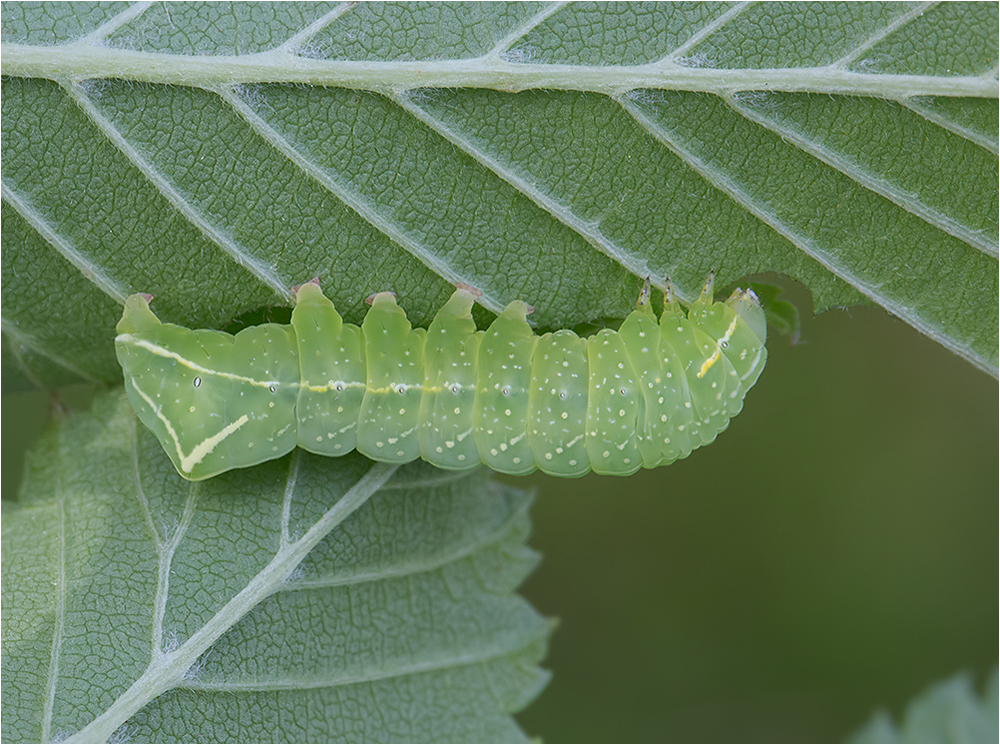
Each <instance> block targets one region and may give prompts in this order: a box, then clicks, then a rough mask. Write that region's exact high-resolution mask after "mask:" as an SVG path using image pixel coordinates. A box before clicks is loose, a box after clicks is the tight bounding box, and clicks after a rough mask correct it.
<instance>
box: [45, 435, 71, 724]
mask: <svg viewBox="0 0 1000 745" xmlns="http://www.w3.org/2000/svg"><path fill="white" fill-rule="evenodd" d="M58 453H59V456H58V457H60V458H61V457H62V450H61V449H59V450H58ZM56 473H57V474H58V477H57V480H56V481H57V484H58V489H59V496H58V497H57V498H56V500H55V504H56V508H57V510H58V513H57V515H58V529H59V535H58V556H57V558H56V567H57V569H56V610H55V625H54V628H53V629H52V650H51V653H50V655H49V674H48V678H47V680H46V683H45V704H44V707H43V712H42V738H41V741H42V742H49V741H51V740H52V715H53V710H54V708H55V701H56V685H57V683H58V680H59V655H60V652H61V651H62V636H63V627H64V625H65V621H66V507H65V498H66V495H65V493H64V490H63V481H62V474H63V471H62V468H61V467H58V466H57V468H56Z"/></svg>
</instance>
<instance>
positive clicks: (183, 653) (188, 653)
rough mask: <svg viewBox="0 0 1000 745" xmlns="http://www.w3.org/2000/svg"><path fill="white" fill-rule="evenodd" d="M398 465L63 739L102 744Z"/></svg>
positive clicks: (375, 472)
mask: <svg viewBox="0 0 1000 745" xmlns="http://www.w3.org/2000/svg"><path fill="white" fill-rule="evenodd" d="M397 468H399V466H398V465H392V464H388V463H375V464H374V465H373V466H372V467H371V468H370V469H369V470H368V472H367V473H366V474H365V475H364V476H363V477H362V478H361V479H360V480H359V481H358V482H357V483H356V484H355V485H354V486H353V487H351V488H350V489H349V490H348V491H347V493H346V494H344V496H342V497H341V498H340V499H339V500H337V503H336V504H334V505H333V507H331V508H330V509H329V510H327V511H326V512H325V513H324V514H323V516H322V517H321V518H320V519H319V520H317V521H316V523H315V524H314V525H313V526H312V527H311V528H310V529H309V530H308V531H307V532H306V534H305V535H304V536H302V538H300V539H299V540H297V541H296V542H295V543H291V544H288V546H287V547H284V548H282V549H280V550H279V551H278V553H277V554H275V556H274V558H273V559H272V560H271V562H270V563H269V564H268V565H267V566H266V567H264V569H262V570H261V571H260V573H258V574H257V575H256V576H255V577H253V578H252V579H251V580H250V581H249V582H248V583H247V586H246V587H244V588H243V590H242V591H240V592H239V593H238V594H237V595H235V596H234V597H233V599H232V600H230V601H229V602H228V603H226V604H225V605H224V606H223V607H222V608H221V609H220V610H219V611H218V612H217V613H216V614H215V615H214V616H212V618H210V619H209V620H208V622H207V623H206V624H205V625H204V626H203V627H202V628H201V629H199V630H198V632H197V633H195V634H193V635H192V636H191V637H190V638H189V639H188V640H187V641H186V642H185V643H184V644H182V645H181V646H180V647H178V648H177V649H176V650H174V651H172V652H168V653H156V652H155V651H154V658H153V660H152V662H150V664H149V667H147V668H146V671H145V672H144V673H143V674H142V675H141V676H140V677H139V678H138V679H137V680H136V681H135V683H133V684H132V685H131V686H130V687H129V689H128V690H127V691H125V693H123V694H122V695H121V696H119V697H118V699H117V700H115V702H114V703H113V704H111V706H109V707H108V708H107V710H105V711H104V713H102V714H101V715H100V716H98V717H96V718H95V719H94V720H93V721H91V722H90V723H89V724H88V725H87V726H85V727H84V728H83V729H81V730H80V731H78V732H77V733H76V734H75V735H73V736H72V737H69V738H67V739H66V740H65V741H64V742H106V741H107V740H108V739H109V738H110V737H111V736H112V735H113V734H114V733H115V731H116V730H118V728H119V727H121V726H122V724H124V723H125V722H126V721H128V719H129V717H131V716H132V715H134V714H135V713H136V712H137V711H139V709H141V708H142V707H143V706H145V705H146V704H148V703H149V702H150V701H152V700H153V699H154V698H156V697H157V696H159V695H160V694H162V693H165V692H166V691H168V690H170V689H171V688H172V687H174V686H176V685H177V684H178V683H180V682H181V681H182V680H183V679H184V676H185V675H186V674H187V671H188V670H189V669H190V668H191V666H192V665H193V664H194V663H195V662H196V661H197V660H198V658H199V657H200V656H201V655H202V654H204V652H205V651H206V650H207V649H208V648H209V647H211V646H212V644H214V643H215V642H216V640H218V638H219V637H220V636H222V635H223V634H224V633H225V632H226V631H228V630H229V629H230V628H232V627H233V625H234V624H236V622H237V621H239V620H240V618H242V617H243V616H244V615H245V614H246V613H247V612H248V611H249V610H251V609H252V608H253V607H254V606H256V605H257V604H258V603H260V602H261V601H262V600H264V598H266V597H267V596H268V595H270V594H271V593H273V592H274V591H275V590H277V589H278V588H279V587H280V586H281V585H282V583H284V581H285V580H286V579H287V578H288V575H289V574H291V572H292V570H294V569H295V567H297V566H298V565H299V563H300V562H301V561H302V559H304V558H305V556H306V554H308V553H309V551H311V550H312V548H313V547H314V546H315V545H316V544H317V543H319V542H320V541H321V540H323V538H324V537H325V536H326V535H327V534H328V533H329V532H330V531H331V530H333V529H334V528H336V527H337V526H338V525H340V524H341V523H342V522H343V521H344V520H345V519H347V517H348V516H349V515H351V514H352V513H353V512H354V511H355V510H357V509H358V508H359V507H360V506H361V505H363V504H364V503H365V502H367V501H368V500H369V499H370V498H371V496H372V495H373V494H375V492H377V491H378V490H379V489H380V488H381V487H382V485H383V484H384V483H385V482H386V481H388V480H389V478H390V477H391V476H392V475H393V474H394V473H395V472H396V469H397Z"/></svg>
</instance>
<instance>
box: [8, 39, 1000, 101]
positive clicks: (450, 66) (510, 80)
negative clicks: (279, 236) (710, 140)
mask: <svg viewBox="0 0 1000 745" xmlns="http://www.w3.org/2000/svg"><path fill="white" fill-rule="evenodd" d="M0 72H2V74H4V75H12V76H15V77H25V78H46V79H49V80H55V81H59V82H66V81H73V82H75V81H80V80H86V79H90V78H116V79H127V80H134V81H141V82H147V83H159V84H172V85H186V86H195V87H201V88H214V87H217V86H219V85H234V84H251V83H304V84H309V85H320V86H332V87H340V88H353V89H357V90H368V91H374V92H378V93H385V94H398V93H400V92H403V91H407V90H412V89H414V88H483V89H494V90H502V91H508V92H518V91H524V90H531V89H541V88H544V89H549V90H571V91H584V92H594V93H604V94H608V95H613V96H619V95H622V94H624V93H627V92H628V91H631V90H635V89H645V88H649V89H660V90H683V91H700V92H705V93H715V94H720V95H732V94H733V93H738V92H740V91H746V90H762V91H783V92H790V93H829V94H847V95H862V96H876V97H879V98H889V99H900V98H909V97H912V96H971V97H976V98H997V97H998V90H997V85H996V80H995V78H994V77H993V74H992V70H990V71H987V72H986V73H984V74H980V75H955V76H944V75H941V76H937V75H897V74H881V73H861V72H852V71H851V70H848V69H846V68H845V67H843V66H841V65H840V64H839V63H834V64H832V65H826V66H823V67H813V68H766V69H758V68H755V69H746V68H743V69H740V68H737V69H721V68H697V67H686V66H684V65H680V64H677V63H676V62H674V61H673V59H672V55H670V56H667V57H664V58H663V59H661V60H657V61H655V62H649V63H646V64H643V65H566V64H539V63H523V62H509V61H507V60H505V59H503V58H502V57H501V56H499V55H493V54H492V53H491V54H488V55H484V56H482V57H476V58H472V59H460V60H420V61H396V60H387V61H369V60H318V59H310V58H308V57H300V56H297V55H295V54H290V53H288V52H286V51H284V50H282V49H280V48H279V49H273V50H269V51H266V52H258V53H255V54H246V55H239V56H196V55H181V54H163V53H158V52H156V53H154V52H137V51H133V50H129V49H115V48H112V47H105V46H95V45H94V44H90V43H81V42H76V43H72V44H66V45H62V46H53V47H43V46H32V45H26V44H6V45H4V50H3V57H2V59H0Z"/></svg>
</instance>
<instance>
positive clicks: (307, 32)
mask: <svg viewBox="0 0 1000 745" xmlns="http://www.w3.org/2000/svg"><path fill="white" fill-rule="evenodd" d="M355 5H357V3H355V2H343V3H340V4H339V5H337V6H336V7H335V8H333V9H332V10H329V11H327V12H326V13H324V14H323V15H321V16H320V17H319V18H317V19H316V20H315V21H313V22H312V23H310V24H309V25H308V26H306V27H305V28H304V29H302V30H301V31H299V32H298V33H296V34H293V35H292V36H290V37H289V38H288V39H287V40H286V41H285V42H284V43H282V44H280V45H279V46H277V47H275V50H274V51H276V52H281V53H284V54H298V49H299V48H300V47H301V46H302V45H303V44H305V43H306V42H308V41H309V40H310V39H312V38H313V37H314V36H315V35H316V34H318V33H319V32H320V31H322V30H323V29H324V28H326V27H327V26H329V25H330V24H331V23H333V22H334V21H335V20H337V19H338V18H340V16H342V15H343V14H344V13H346V12H347V11H349V10H351V9H352V8H353V7H354V6H355Z"/></svg>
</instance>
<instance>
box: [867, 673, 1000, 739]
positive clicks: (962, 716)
mask: <svg viewBox="0 0 1000 745" xmlns="http://www.w3.org/2000/svg"><path fill="white" fill-rule="evenodd" d="M998 696H1000V692H998V690H997V671H996V668H994V670H993V674H992V675H991V676H990V678H989V680H988V681H987V683H986V686H985V690H984V691H983V695H982V696H981V697H980V696H979V695H977V693H976V691H975V689H974V687H973V684H972V678H971V676H970V675H968V674H967V673H960V674H958V675H956V676H955V677H953V678H951V679H949V680H944V681H941V682H939V683H936V684H934V685H933V686H931V687H930V688H929V689H927V690H926V691H925V692H924V693H922V694H920V695H919V696H917V697H916V698H915V699H914V700H913V701H912V702H910V705H909V706H907V708H906V712H905V713H904V715H903V717H902V718H901V721H900V722H899V724H896V723H895V722H893V719H892V717H891V716H890V715H889V714H888V713H887V712H880V713H879V714H876V715H875V716H874V717H872V719H871V721H869V722H868V723H867V724H866V725H865V726H864V727H862V728H861V729H860V730H859V731H858V732H855V733H854V736H853V737H852V738H851V742H882V743H894V742H946V743H950V742H955V743H958V742H983V743H992V742H996V741H997V738H998V737H1000V726H998V705H997V701H998Z"/></svg>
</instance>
